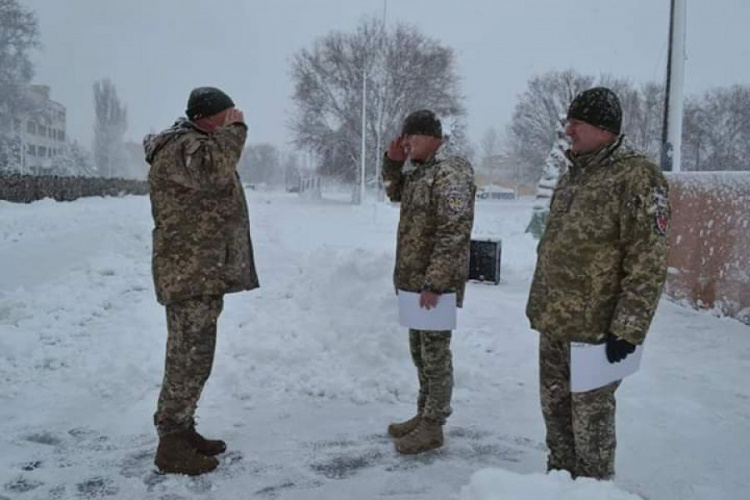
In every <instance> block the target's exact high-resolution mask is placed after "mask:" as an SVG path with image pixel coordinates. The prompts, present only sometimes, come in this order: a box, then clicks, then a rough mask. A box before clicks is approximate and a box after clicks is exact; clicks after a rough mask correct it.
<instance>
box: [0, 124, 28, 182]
mask: <svg viewBox="0 0 750 500" xmlns="http://www.w3.org/2000/svg"><path fill="white" fill-rule="evenodd" d="M23 156H24V145H23V139H22V138H21V135H20V134H17V133H13V132H5V133H0V173H10V172H20V171H22V170H23Z"/></svg>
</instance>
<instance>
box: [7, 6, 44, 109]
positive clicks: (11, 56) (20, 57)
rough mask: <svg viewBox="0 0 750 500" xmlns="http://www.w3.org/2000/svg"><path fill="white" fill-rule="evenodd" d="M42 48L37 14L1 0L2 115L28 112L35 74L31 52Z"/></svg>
mask: <svg viewBox="0 0 750 500" xmlns="http://www.w3.org/2000/svg"><path fill="white" fill-rule="evenodd" d="M38 45H39V23H38V21H37V18H36V15H35V14H34V12H32V11H30V10H27V9H25V8H24V7H22V6H21V5H20V4H19V3H18V1H17V0H0V115H2V114H6V115H15V114H17V113H19V112H22V111H25V109H24V107H25V105H26V104H28V98H27V94H26V92H25V89H26V86H27V85H28V84H29V82H30V81H31V78H32V76H33V74H34V67H33V65H32V63H31V59H30V51H31V50H32V49H34V48H36V47H37V46H38Z"/></svg>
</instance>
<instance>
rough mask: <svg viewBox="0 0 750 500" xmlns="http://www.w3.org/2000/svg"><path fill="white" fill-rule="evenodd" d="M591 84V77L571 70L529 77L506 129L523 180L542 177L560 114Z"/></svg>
mask: <svg viewBox="0 0 750 500" xmlns="http://www.w3.org/2000/svg"><path fill="white" fill-rule="evenodd" d="M593 83H594V78H593V77H590V76H585V75H581V74H579V73H576V72H575V71H573V70H567V71H551V72H548V73H545V74H543V75H540V76H535V77H533V78H532V79H531V80H529V87H528V89H527V90H526V92H524V93H523V94H522V95H521V97H520V98H519V101H518V104H516V109H515V112H514V113H513V123H512V124H511V126H510V128H509V139H510V140H511V150H512V153H513V156H514V158H515V161H517V162H520V163H522V164H523V166H524V170H525V171H526V172H527V175H526V176H525V177H526V179H525V180H527V181H534V182H536V181H537V180H538V179H539V178H540V177H541V174H542V169H543V168H544V160H545V157H546V156H547V154H548V153H549V148H550V144H553V143H554V142H555V140H556V139H557V137H556V134H555V130H556V128H557V124H558V120H559V117H560V115H561V114H564V113H565V112H566V111H567V109H568V105H569V104H570V101H572V100H573V98H574V97H575V96H576V95H577V94H578V93H579V92H581V91H583V90H586V89H587V88H590V87H591V86H592V84H593Z"/></svg>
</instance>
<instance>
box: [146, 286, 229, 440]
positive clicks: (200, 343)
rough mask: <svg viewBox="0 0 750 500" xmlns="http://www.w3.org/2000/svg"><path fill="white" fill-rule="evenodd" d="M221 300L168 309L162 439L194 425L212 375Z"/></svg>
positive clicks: (159, 424)
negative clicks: (204, 388)
mask: <svg viewBox="0 0 750 500" xmlns="http://www.w3.org/2000/svg"><path fill="white" fill-rule="evenodd" d="M223 305H224V299H223V297H222V296H204V297H196V298H192V299H188V300H184V301H181V302H177V303H174V304H169V305H167V329H168V336H167V356H166V361H165V364H164V381H163V382H162V386H161V393H160V394H159V402H158V405H157V409H156V414H155V415H154V424H155V425H156V429H157V432H158V433H159V435H160V436H164V435H166V434H171V433H174V432H180V431H183V430H185V429H187V428H188V427H190V426H191V425H193V423H194V421H193V417H194V415H195V409H196V407H197V406H198V399H200V396H201V392H203V386H204V385H205V384H206V381H207V380H208V376H209V375H210V374H211V367H212V365H213V361H214V351H215V348H216V322H217V320H218V319H219V314H221V310H222V307H223Z"/></svg>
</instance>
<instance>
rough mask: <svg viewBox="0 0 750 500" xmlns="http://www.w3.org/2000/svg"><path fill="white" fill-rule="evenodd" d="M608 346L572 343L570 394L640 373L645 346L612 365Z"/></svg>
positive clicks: (637, 348)
mask: <svg viewBox="0 0 750 500" xmlns="http://www.w3.org/2000/svg"><path fill="white" fill-rule="evenodd" d="M606 348H607V344H606V343H605V344H584V343H581V342H571V343H570V392H586V391H591V390H593V389H598V388H599V387H603V386H605V385H607V384H609V383H611V382H614V381H615V380H621V379H622V378H624V377H627V376H628V375H632V374H633V373H635V372H637V371H638V368H640V366H641V357H642V355H643V346H642V345H639V346H636V348H635V351H634V352H633V353H631V354H628V355H627V357H626V358H625V359H623V360H622V361H620V362H619V363H610V362H609V360H608V359H607V353H606Z"/></svg>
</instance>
